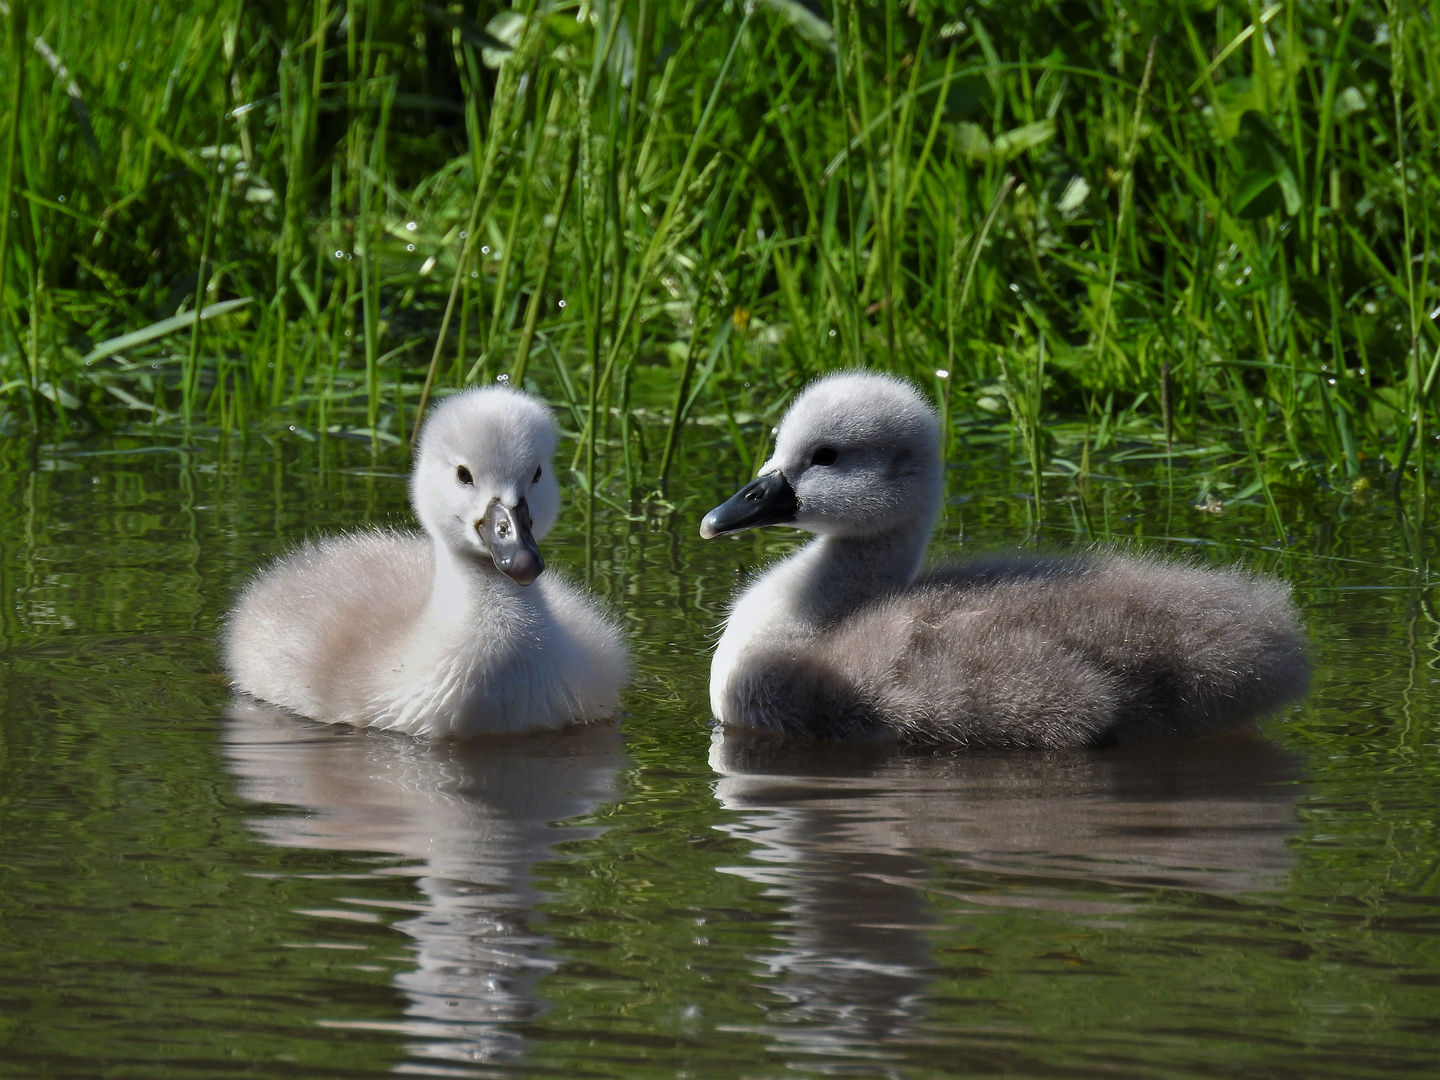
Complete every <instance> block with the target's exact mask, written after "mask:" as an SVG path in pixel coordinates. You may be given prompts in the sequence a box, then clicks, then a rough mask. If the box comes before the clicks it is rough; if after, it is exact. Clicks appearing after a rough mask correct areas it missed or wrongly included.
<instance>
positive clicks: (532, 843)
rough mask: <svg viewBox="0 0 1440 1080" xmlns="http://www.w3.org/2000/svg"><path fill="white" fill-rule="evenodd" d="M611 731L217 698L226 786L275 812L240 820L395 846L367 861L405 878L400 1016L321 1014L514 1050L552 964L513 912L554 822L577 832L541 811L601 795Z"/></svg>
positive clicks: (312, 842)
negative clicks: (407, 966)
mask: <svg viewBox="0 0 1440 1080" xmlns="http://www.w3.org/2000/svg"><path fill="white" fill-rule="evenodd" d="M620 738H621V737H620V732H619V730H618V729H617V728H616V727H614V726H613V725H600V726H595V727H589V728H580V729H576V730H574V731H569V732H565V733H563V734H561V735H558V736H557V735H555V734H554V733H547V734H545V735H543V736H534V737H525V736H514V737H508V738H495V739H488V740H479V741H473V742H469V743H452V742H433V743H427V742H422V741H420V740H417V739H413V738H410V737H408V736H405V735H396V734H392V733H389V732H383V731H357V730H355V729H353V728H346V727H338V726H337V727H331V726H326V725H320V724H314V723H311V722H309V721H305V720H299V719H296V718H294V717H293V716H290V715H287V714H285V713H284V712H282V711H280V710H277V709H272V708H270V707H268V706H265V705H261V704H259V703H256V702H253V701H245V700H237V701H235V702H233V703H232V704H231V706H230V708H229V709H228V710H227V715H226V724H225V729H224V736H223V740H224V750H225V758H226V761H227V763H228V765H229V767H230V769H231V770H232V771H233V772H234V773H235V775H236V776H237V777H238V778H239V781H240V785H239V794H240V795H241V796H242V797H243V798H245V799H247V800H249V801H251V802H254V803H260V804H266V805H267V806H270V807H285V808H289V810H290V812H272V813H269V814H266V815H264V816H256V817H253V818H251V819H250V825H251V827H252V828H253V829H254V830H255V831H256V833H258V834H259V835H260V836H261V837H262V838H263V839H264V840H265V842H267V843H270V844H276V845H280V846H283V847H293V848H312V849H320V850H330V851H350V852H375V853H383V854H390V855H397V856H400V857H401V859H400V860H398V861H394V862H391V861H388V860H387V861H386V863H385V864H384V865H383V866H381V867H379V868H377V870H376V871H375V873H377V874H383V875H395V876H402V877H407V878H410V879H412V880H413V884H414V886H415V889H416V893H417V896H416V899H415V900H414V901H413V902H410V903H403V902H402V903H401V904H399V905H398V906H400V907H402V908H404V909H406V910H407V911H408V912H410V913H411V914H410V915H409V917H407V918H404V919H403V920H401V921H399V922H397V923H395V924H393V925H394V928H395V929H398V930H401V931H403V932H404V933H406V934H408V935H410V936H411V937H412V938H413V939H414V942H415V945H414V949H415V964H414V968H413V969H412V970H409V971H403V972H401V973H399V974H398V975H397V977H396V985H397V987H398V988H399V989H400V990H402V991H404V993H405V995H406V997H407V998H408V999H409V1004H408V1005H407V1006H406V1009H405V1016H404V1019H397V1020H395V1021H391V1022H382V1023H381V1024H378V1025H377V1024H375V1023H367V1022H364V1021H352V1022H348V1023H343V1024H333V1025H332V1026H335V1027H350V1028H366V1027H369V1028H376V1027H378V1028H379V1029H380V1030H385V1031H390V1032H396V1033H399V1034H401V1035H403V1036H410V1037H413V1038H414V1040H415V1041H412V1042H410V1043H408V1044H407V1049H408V1051H409V1052H410V1053H412V1054H414V1055H416V1056H418V1057H421V1058H429V1059H441V1060H455V1061H464V1062H472V1063H473V1062H496V1061H513V1060H515V1059H516V1058H518V1057H519V1056H520V1055H521V1053H522V1052H523V1049H524V1047H523V1040H522V1039H521V1037H520V1036H519V1035H518V1034H516V1032H515V1031H514V1025H516V1024H519V1023H524V1022H529V1021H532V1020H534V1019H535V1018H536V1017H537V1016H538V1015H539V1014H540V1013H541V1012H542V1011H543V1009H544V998H543V995H542V994H541V992H540V990H539V987H538V983H539V981H540V980H541V979H542V978H543V977H544V976H545V975H546V974H548V973H549V972H551V971H553V970H554V968H555V966H556V964H555V961H554V960H553V959H551V958H550V956H549V955H548V954H547V942H546V939H545V938H544V936H543V935H541V934H538V933H536V932H534V931H533V930H531V928H530V926H529V922H530V918H531V911H532V909H533V908H534V906H535V903H536V899H537V892H536V889H535V887H534V884H533V882H532V880H531V868H532V867H533V865H534V864H535V863H536V862H537V861H539V860H542V859H547V858H549V857H550V856H551V849H552V847H553V845H554V844H555V843H556V842H557V840H558V839H560V838H561V836H562V835H563V837H564V838H565V839H567V840H574V839H578V838H580V837H582V836H583V835H585V830H575V829H569V830H565V831H564V832H563V833H561V832H560V831H559V830H557V829H556V828H555V825H554V823H556V822H559V821H563V820H565V819H567V818H572V817H575V816H577V815H580V814H585V813H589V812H591V811H593V810H594V809H595V808H596V807H598V806H600V805H601V804H602V803H604V802H606V801H607V800H609V799H611V798H613V797H614V795H615V786H616V778H617V775H618V773H619V771H620V769H621V767H622V766H623V764H624V755H623V753H622V750H621V741H620ZM297 808H298V809H299V810H301V811H303V813H299V814H297V813H294V812H293V811H294V809H297ZM591 832H592V833H593V830H591ZM354 903H355V904H356V905H357V907H356V911H355V912H354V914H355V915H356V916H357V917H364V916H365V915H366V914H370V909H369V907H368V906H367V903H366V902H365V901H354ZM371 903H373V902H371ZM390 906H392V907H394V906H397V905H395V904H394V903H393V902H390ZM342 917H343V915H342Z"/></svg>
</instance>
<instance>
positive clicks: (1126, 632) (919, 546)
mask: <svg viewBox="0 0 1440 1080" xmlns="http://www.w3.org/2000/svg"><path fill="white" fill-rule="evenodd" d="M941 498H942V472H941V460H940V427H939V423H938V420H937V418H936V415H935V412H934V410H933V409H932V408H931V407H930V406H929V405H928V404H927V403H926V402H925V401H924V400H923V399H922V398H921V396H920V395H919V394H918V393H917V392H916V391H915V389H914V388H913V387H912V386H910V385H909V384H908V383H906V382H903V381H902V380H900V379H896V378H893V377H890V376H885V375H877V374H870V373H864V372H845V373H840V374H835V375H830V376H827V377H825V378H822V379H820V380H818V381H816V382H815V383H813V384H811V385H810V386H809V387H808V388H807V389H806V390H805V391H804V392H803V393H801V394H800V396H799V397H798V398H797V399H796V400H795V402H794V404H793V405H792V406H791V408H790V410H789V411H788V412H787V413H786V415H785V418H784V420H783V421H782V422H781V424H780V428H779V431H778V433H777V435H776V440H775V453H774V455H773V456H772V457H771V458H770V460H769V461H767V462H766V463H765V464H764V466H763V467H762V468H761V469H760V475H759V478H758V479H757V480H755V481H753V482H752V483H750V484H748V485H746V486H745V487H744V488H742V489H741V490H740V491H739V492H737V493H736V494H735V495H734V496H733V497H732V498H731V499H730V500H728V501H727V502H725V503H724V504H722V505H721V506H718V507H716V508H715V509H714V510H712V511H711V512H710V513H709V514H708V515H707V516H706V517H705V520H704V523H703V524H702V525H701V528H700V534H701V535H702V536H704V537H706V538H710V537H715V536H722V535H725V534H728V533H734V532H739V531H741V530H744V529H749V528H753V527H755V526H760V525H776V524H787V525H793V526H795V527H796V528H799V529H804V530H806V531H808V532H811V533H814V534H816V539H814V540H812V541H811V542H810V543H809V544H807V545H806V546H805V547H804V548H802V549H801V550H800V551H799V552H797V553H795V554H794V555H792V556H790V557H789V558H786V559H783V560H781V561H780V562H779V563H777V564H776V565H774V566H772V567H771V568H770V569H769V570H767V571H766V572H765V573H763V574H762V575H761V576H760V577H759V579H758V580H756V581H755V582H754V583H753V584H752V585H750V586H749V587H748V588H747V589H745V591H744V592H743V593H741V595H740V596H739V597H738V598H737V599H736V601H735V603H734V606H733V608H732V610H731V612H730V617H729V619H728V620H727V622H726V625H725V631H724V634H723V636H722V637H721V639H720V643H719V645H718V647H717V648H716V651H715V656H714V661H713V663H712V665H711V669H710V701H711V707H712V708H713V709H714V712H715V716H716V717H717V718H718V719H719V720H721V721H722V722H723V723H724V724H726V725H730V726H732V727H737V728H749V729H757V730H761V731H771V732H778V733H783V734H789V735H800V736H809V737H813V738H824V739H898V740H905V741H911V742H932V743H950V744H956V745H960V746H967V747H994V748H1019V747H1035V748H1056V749H1059V748H1078V747H1098V746H1107V745H1111V744H1113V743H1116V742H1123V741H1129V740H1135V739H1147V738H1162V737H1167V736H1181V735H1203V734H1208V733H1211V732H1218V731H1223V730H1227V729H1231V728H1237V727H1242V726H1245V725H1249V724H1251V723H1253V722H1254V721H1255V720H1257V719H1259V718H1260V717H1262V716H1264V715H1266V714H1268V713H1271V712H1273V711H1275V710H1276V709H1278V708H1279V707H1280V706H1281V705H1284V704H1285V703H1287V702H1289V701H1292V700H1294V699H1295V698H1297V697H1299V696H1300V695H1302V694H1303V693H1304V692H1305V689H1306V686H1307V684H1308V681H1309V665H1308V663H1307V661H1306V658H1305V639H1304V634H1303V632H1302V630H1301V629H1300V625H1299V620H1298V616H1297V612H1296V610H1295V606H1294V604H1293V603H1292V602H1291V600H1290V590H1289V588H1288V587H1287V586H1286V585H1285V584H1283V583H1282V582H1279V581H1276V580H1274V579H1272V578H1268V577H1261V576H1258V575H1255V574H1251V573H1247V572H1245V571H1242V570H1235V569H1226V570H1221V569H1212V568H1202V567H1199V566H1194V565H1190V564H1187V563H1176V562H1166V561H1161V560H1159V559H1153V558H1145V557H1136V556H1132V555H1124V554H1117V553H1092V554H1086V555H1081V556H1076V557H1048V558H1047V557H1043V556H1023V555H1012V556H1000V557H992V558H986V559H979V560H975V561H971V562H966V563H960V564H957V565H952V566H946V567H942V568H939V569H936V570H932V571H929V572H927V573H924V574H920V575H919V576H918V577H917V573H918V572H919V570H920V564H921V560H922V558H923V556H924V554H925V549H926V546H927V544H928V542H929V538H930V533H931V530H932V529H933V527H934V524H935V520H936V517H937V516H938V514H939V511H940V503H941Z"/></svg>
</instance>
